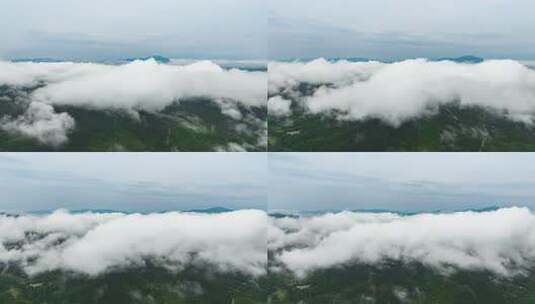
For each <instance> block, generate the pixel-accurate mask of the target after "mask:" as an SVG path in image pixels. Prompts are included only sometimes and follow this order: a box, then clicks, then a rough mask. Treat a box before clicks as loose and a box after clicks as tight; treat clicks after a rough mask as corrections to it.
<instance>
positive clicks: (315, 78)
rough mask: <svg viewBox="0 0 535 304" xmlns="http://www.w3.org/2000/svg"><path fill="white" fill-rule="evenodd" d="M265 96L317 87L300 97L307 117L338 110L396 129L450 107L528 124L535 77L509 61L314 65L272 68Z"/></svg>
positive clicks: (346, 116) (345, 116)
mask: <svg viewBox="0 0 535 304" xmlns="http://www.w3.org/2000/svg"><path fill="white" fill-rule="evenodd" d="M269 79H270V81H271V83H270V84H269V88H270V93H272V94H273V93H274V92H277V91H281V90H286V91H290V92H291V93H293V94H294V95H298V96H299V93H298V92H297V90H296V88H295V85H296V84H298V83H300V82H308V83H312V84H318V85H322V86H321V87H319V88H318V89H317V90H315V92H314V93H313V95H312V96H306V97H303V96H299V99H300V100H301V101H302V102H303V103H304V104H305V106H306V107H307V109H308V110H309V111H310V112H312V113H323V112H329V111H331V110H339V111H342V112H343V113H344V114H340V115H339V117H340V118H341V119H351V120H361V119H366V118H369V117H376V118H381V119H383V120H385V121H386V122H388V123H390V124H392V125H394V126H397V125H399V124H400V123H402V122H403V121H405V120H407V119H411V118H415V117H418V116H421V115H425V114H429V113H430V111H431V112H432V111H433V110H435V109H436V105H438V104H444V103H449V102H453V101H458V102H460V104H461V106H482V107H488V108H492V109H494V110H497V111H504V110H505V111H507V112H508V114H509V117H510V118H511V119H516V120H520V121H531V119H530V118H533V115H534V113H535V71H534V70H532V69H530V68H528V67H526V66H525V65H522V64H521V63H519V62H517V61H513V60H488V61H484V62H482V63H479V64H464V63H456V62H452V61H439V62H432V61H428V60H425V59H415V60H405V61H401V62H395V63H391V64H386V63H378V62H366V63H358V62H357V63H355V62H347V61H339V62H335V63H329V62H326V61H325V60H321V59H320V60H315V61H312V62H309V63H271V64H270V70H269Z"/></svg>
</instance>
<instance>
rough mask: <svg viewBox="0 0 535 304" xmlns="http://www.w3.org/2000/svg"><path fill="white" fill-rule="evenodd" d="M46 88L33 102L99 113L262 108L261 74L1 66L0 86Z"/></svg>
mask: <svg viewBox="0 0 535 304" xmlns="http://www.w3.org/2000/svg"><path fill="white" fill-rule="evenodd" d="M40 82H42V83H44V84H45V86H44V87H42V88H39V89H37V90H36V91H35V92H34V93H33V94H32V95H31V98H32V100H35V101H40V102H44V103H48V104H61V105H65V104H68V105H77V106H90V107H93V108H98V109H102V108H104V109H107V108H119V109H134V110H135V109H145V110H159V109H162V108H164V107H165V106H167V105H169V104H170V103H172V102H174V101H176V100H178V99H180V98H187V97H208V98H212V99H214V100H216V101H220V100H223V99H229V100H233V101H235V102H239V103H241V104H243V105H246V106H264V105H265V104H266V97H265V95H266V94H265V92H266V73H264V72H246V71H242V70H237V69H231V70H224V69H222V68H221V67H220V66H218V65H217V64H215V63H212V62H210V61H198V62H195V63H192V64H188V65H184V66H178V65H168V64H160V63H157V62H156V61H154V60H152V59H150V60H146V61H134V62H131V63H127V64H123V65H103V64H93V63H28V62H26V63H12V62H0V85H4V84H5V85H11V86H34V85H36V84H39V83H40Z"/></svg>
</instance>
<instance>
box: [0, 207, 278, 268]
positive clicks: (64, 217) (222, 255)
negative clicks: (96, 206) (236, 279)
mask: <svg viewBox="0 0 535 304" xmlns="http://www.w3.org/2000/svg"><path fill="white" fill-rule="evenodd" d="M266 223H267V216H266V214H265V213H264V212H262V211H254V210H243V211H234V212H229V213H222V214H196V213H179V212H168V213H159V214H146V215H143V214H130V215H125V214H120V213H115V214H94V213H85V214H69V213H67V212H66V211H56V212H55V213H53V214H50V215H47V216H31V215H24V216H19V217H12V216H0V243H1V245H0V263H4V264H18V265H21V266H22V267H23V269H24V270H25V271H26V272H27V273H28V274H30V275H31V274H37V273H41V272H44V271H50V270H58V269H59V270H65V271H73V272H76V273H83V274H88V275H99V274H102V273H105V272H107V271H111V270H114V269H120V268H124V267H131V266H143V265H144V263H145V261H147V260H149V259H150V260H151V261H152V262H154V263H157V264H159V265H160V266H162V267H168V268H170V269H180V268H181V267H183V266H185V265H187V264H190V265H204V264H208V265H212V266H215V267H216V269H217V270H218V271H239V272H243V273H246V274H250V275H254V276H256V275H261V274H263V273H265V266H266V259H267V257H266V251H265V246H266V245H265V244H266Z"/></svg>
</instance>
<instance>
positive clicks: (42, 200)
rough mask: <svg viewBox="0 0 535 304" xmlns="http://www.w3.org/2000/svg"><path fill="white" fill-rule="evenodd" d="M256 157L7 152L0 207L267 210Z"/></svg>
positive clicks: (0, 165)
mask: <svg viewBox="0 0 535 304" xmlns="http://www.w3.org/2000/svg"><path fill="white" fill-rule="evenodd" d="M266 171H267V164H266V155H265V154H257V153H2V154H1V155H0V193H1V196H0V198H1V199H0V210H5V211H35V210H51V209H57V208H67V209H71V210H77V209H97V208H98V209H102V208H104V209H113V210H118V211H142V212H147V211H164V210H188V209H195V208H207V207H214V206H221V207H227V208H232V209H241V208H258V209H265V208H266V203H267V202H266V195H267V194H266V183H267V175H266Z"/></svg>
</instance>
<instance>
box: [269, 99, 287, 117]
mask: <svg viewBox="0 0 535 304" xmlns="http://www.w3.org/2000/svg"><path fill="white" fill-rule="evenodd" d="M291 104H292V101H291V100H288V99H284V98H282V97H280V96H275V97H271V98H270V99H269V100H268V110H269V114H271V115H275V116H285V115H288V114H290V113H291V109H290V105H291Z"/></svg>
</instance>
